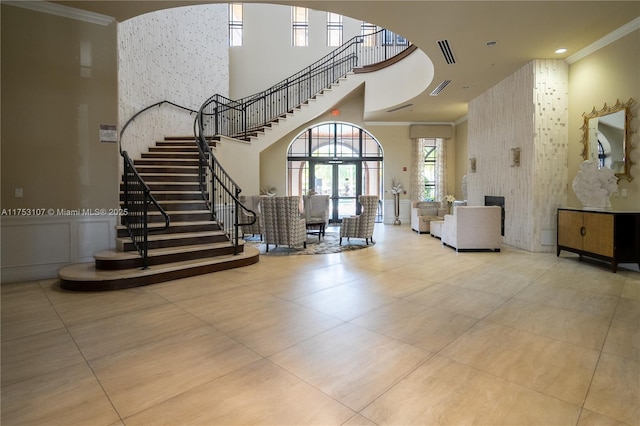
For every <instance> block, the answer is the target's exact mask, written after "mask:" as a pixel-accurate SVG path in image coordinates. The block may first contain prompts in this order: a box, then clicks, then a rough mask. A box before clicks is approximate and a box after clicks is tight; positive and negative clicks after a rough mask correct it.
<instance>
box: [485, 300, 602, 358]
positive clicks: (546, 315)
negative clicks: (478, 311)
mask: <svg viewBox="0 0 640 426" xmlns="http://www.w3.org/2000/svg"><path fill="white" fill-rule="evenodd" d="M486 320H488V321H491V322H497V323H499V324H502V325H506V326H508V327H513V328H517V329H520V330H525V331H530V332H532V333H535V334H540V335H542V336H547V337H551V338H552V339H558V340H562V341H564V342H567V343H572V344H575V345H578V346H584V347H587V348H591V349H596V350H600V349H601V348H602V345H603V344H604V340H605V337H606V335H607V331H608V329H609V323H610V319H608V318H604V317H596V316H592V315H587V314H582V313H580V312H575V311H570V310H567V309H562V308H556V307H552V306H546V305H540V304H538V303H531V302H526V301H523V300H516V299H512V300H510V301H509V302H507V303H505V304H504V305H503V306H501V307H499V308H498V309H496V310H495V311H494V312H492V313H491V314H490V315H488V316H487V318H486Z"/></svg>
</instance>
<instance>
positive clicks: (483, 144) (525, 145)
mask: <svg viewBox="0 0 640 426" xmlns="http://www.w3.org/2000/svg"><path fill="white" fill-rule="evenodd" d="M567 84H568V66H567V64H566V63H565V62H564V61H558V60H535V61H532V62H530V63H528V64H527V65H525V66H524V67H522V68H521V69H519V70H518V71H516V72H515V73H513V74H512V75H511V76H509V77H507V78H506V79H505V80H503V81H502V82H500V83H499V84H497V85H496V86H494V87H493V88H491V89H489V90H488V91H487V92H485V93H484V94H482V95H481V96H479V97H478V98H476V99H474V100H472V101H471V102H470V103H469V120H468V123H469V139H468V140H469V142H468V155H469V158H475V159H476V172H475V173H472V172H471V171H470V172H469V173H468V175H467V186H468V194H469V195H468V199H469V203H470V204H471V205H483V204H484V196H485V195H492V196H503V197H505V212H506V218H505V235H504V243H505V244H508V245H511V246H514V247H518V248H521V249H524V250H528V251H536V252H537V251H552V250H553V249H554V244H555V228H556V225H555V223H556V222H555V221H556V219H555V215H556V209H557V207H559V206H560V205H561V204H563V203H564V202H565V200H566V187H567V177H566V176H567V150H568V147H567V133H568V130H567V127H566V123H567V117H568V115H567V114H568V113H567V99H568V93H567ZM515 148H519V149H520V165H519V166H515V165H513V161H512V149H515Z"/></svg>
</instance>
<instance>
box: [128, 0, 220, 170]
mask: <svg viewBox="0 0 640 426" xmlns="http://www.w3.org/2000/svg"><path fill="white" fill-rule="evenodd" d="M227 7H228V6H227V5H226V4H217V5H201V6H188V7H179V8H173V9H166V10H160V11H157V12H153V13H148V14H145V15H141V16H137V17H135V18H132V19H129V20H127V21H125V22H122V23H120V24H119V25H118V77H119V87H118V97H119V102H118V103H119V111H118V123H119V129H121V128H122V126H123V125H124V124H125V123H126V121H127V120H128V119H129V118H130V117H131V116H132V115H133V114H134V113H135V112H137V111H140V110H141V109H143V108H145V107H147V106H149V105H152V104H154V103H156V102H160V101H163V100H168V101H171V102H174V103H176V104H179V105H182V106H185V107H188V108H191V109H194V110H197V109H198V108H199V107H200V106H201V105H202V104H203V103H204V101H205V100H206V99H207V98H209V97H210V96H211V95H214V94H216V93H218V94H221V95H224V96H227V95H228V93H229V48H228V9H227ZM194 118H195V116H193V115H191V116H189V113H185V112H182V111H180V110H178V109H176V108H173V107H171V106H167V105H164V106H162V107H161V108H158V109H157V110H153V111H151V112H147V113H145V114H144V115H142V116H140V118H138V119H136V121H135V122H134V123H133V125H130V127H129V128H127V131H126V133H125V134H124V137H123V148H124V149H125V150H126V151H128V152H129V154H130V155H131V157H132V158H135V157H138V156H139V153H140V152H144V151H146V149H147V147H148V146H149V145H150V144H152V143H153V142H154V138H156V139H158V138H162V137H164V136H165V135H190V134H193V119H194Z"/></svg>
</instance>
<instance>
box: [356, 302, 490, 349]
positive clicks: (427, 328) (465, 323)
mask: <svg viewBox="0 0 640 426" xmlns="http://www.w3.org/2000/svg"><path fill="white" fill-rule="evenodd" d="M477 322H478V319H477V318H473V317H469V316H466V315H461V314H456V313H454V312H450V311H445V310H443V309H438V308H432V307H426V306H425V305H421V304H419V303H413V302H407V301H398V302H396V303H392V304H390V305H386V306H383V307H381V308H379V309H376V310H374V311H371V312H368V313H366V314H364V315H363V316H361V317H359V318H356V319H355V320H353V321H352V323H353V324H355V325H358V326H361V327H364V328H367V329H370V330H373V331H376V332H378V333H380V334H384V335H385V336H389V337H392V338H394V339H398V340H400V341H403V342H406V343H409V344H412V345H414V346H417V347H419V348H422V349H424V350H426V351H429V352H434V353H435V352H438V351H440V350H441V349H442V348H444V347H445V346H446V345H448V344H449V343H451V342H452V341H454V340H455V339H456V338H457V337H458V336H460V335H461V334H462V333H464V332H465V331H467V330H468V329H469V328H471V327H472V326H473V325H474V324H476V323H477Z"/></svg>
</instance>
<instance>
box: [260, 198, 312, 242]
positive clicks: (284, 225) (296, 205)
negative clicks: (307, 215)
mask: <svg viewBox="0 0 640 426" xmlns="http://www.w3.org/2000/svg"><path fill="white" fill-rule="evenodd" d="M262 221H263V224H264V229H263V235H264V242H265V244H266V245H267V251H269V245H270V244H273V245H275V246H279V245H286V246H289V247H296V246H303V247H307V227H306V222H305V220H304V219H302V218H300V197H297V196H287V197H262Z"/></svg>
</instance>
